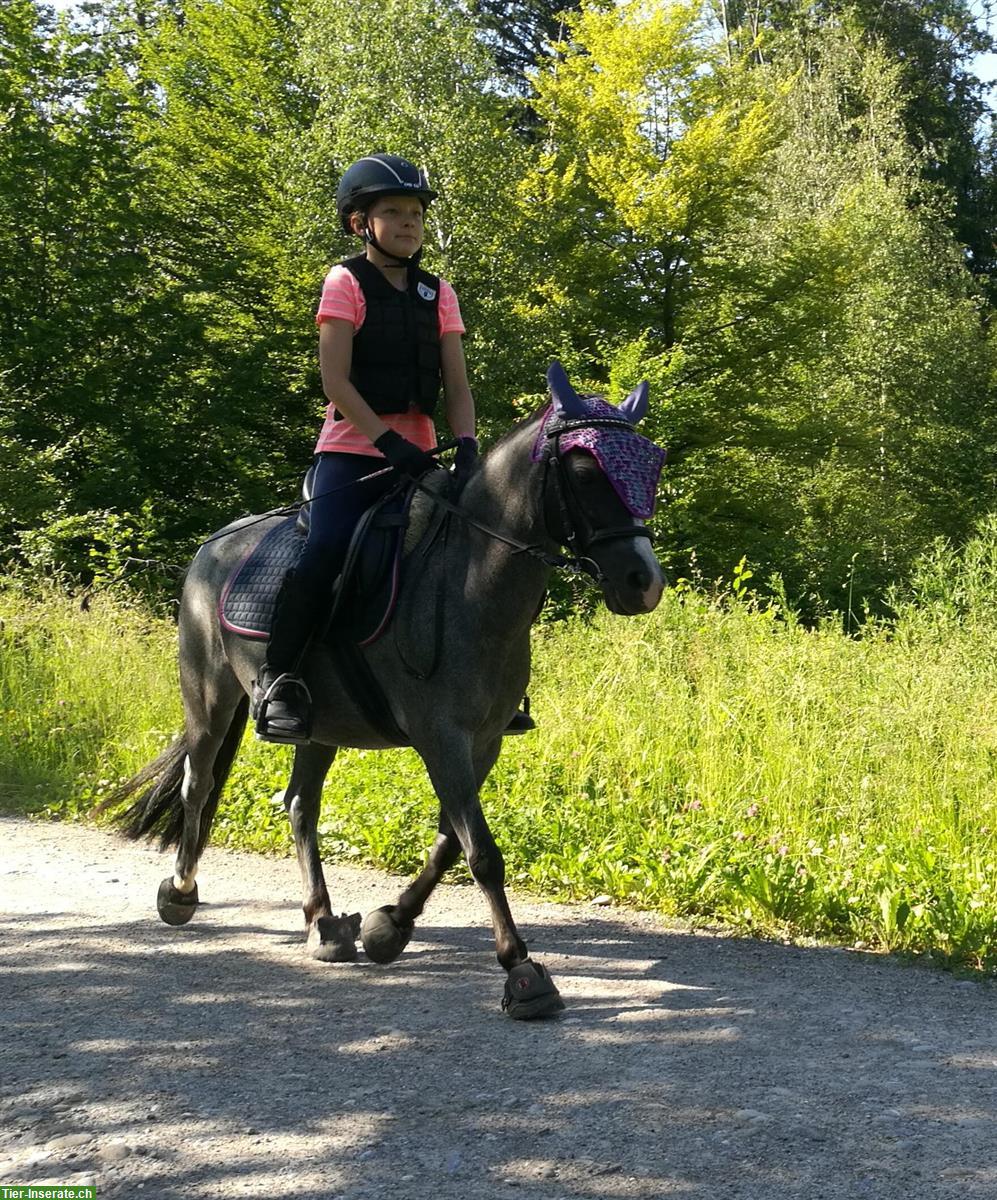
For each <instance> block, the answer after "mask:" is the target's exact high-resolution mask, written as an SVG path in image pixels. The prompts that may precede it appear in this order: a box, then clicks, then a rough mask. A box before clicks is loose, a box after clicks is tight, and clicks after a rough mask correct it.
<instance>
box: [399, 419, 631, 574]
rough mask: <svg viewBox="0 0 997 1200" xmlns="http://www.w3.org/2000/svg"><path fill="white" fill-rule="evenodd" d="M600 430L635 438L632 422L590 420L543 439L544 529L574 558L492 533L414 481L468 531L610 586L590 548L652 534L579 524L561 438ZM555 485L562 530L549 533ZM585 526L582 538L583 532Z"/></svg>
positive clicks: (563, 423) (552, 427) (558, 426)
mask: <svg viewBox="0 0 997 1200" xmlns="http://www.w3.org/2000/svg"><path fill="white" fill-rule="evenodd" d="M598 428H613V429H622V430H628V431H630V432H631V433H632V432H633V425H631V424H630V422H629V421H627V420H624V419H623V418H620V419H618V420H617V419H614V418H612V417H586V418H584V419H569V420H556V421H550V422H549V423H548V425H547V428H546V430H545V431H544V437H545V438H546V444H545V445H544V449H543V455H542V461H543V464H544V478H543V511H544V527H545V529H546V530H547V534H548V536H549V537H550V539H551V541H553V542H557V543H558V544H560V545H562V546H567V547H568V549H569V550H570V551H571V554H551V553H550V552H549V551H547V550H544V548H543V547H542V546H537V545H532V544H530V543H527V542H521V541H519V540H518V539H517V538H514V537H510V536H509V535H508V534H505V533H501V532H500V531H499V530H497V529H492V528H491V527H490V526H488V525H485V524H484V523H483V522H481V521H478V520H477V519H476V518H475V517H472V516H470V515H469V514H468V513H467V512H465V511H464V510H463V509H462V508H460V507H459V506H458V505H456V504H453V503H451V502H450V501H449V500H446V499H444V498H443V497H442V496H441V495H440V494H439V493H438V492H436V491H434V490H433V489H432V488H428V487H426V486H425V484H423V483H422V482H421V481H420V480H416V483H415V486H416V488H417V489H418V490H419V491H420V492H422V493H423V494H424V495H426V496H428V497H429V499H431V500H432V501H433V503H434V504H436V505H438V506H439V507H440V508H442V509H445V510H446V511H447V512H449V513H451V514H452V515H453V516H456V517H459V518H460V519H461V520H462V521H463V522H464V523H465V524H466V525H471V526H473V528H475V529H477V530H478V531H479V532H481V533H484V534H486V535H487V536H488V537H490V538H493V539H494V540H495V541H499V542H503V543H505V545H507V546H511V547H512V548H513V551H514V553H516V554H529V555H530V556H531V557H532V558H537V559H539V560H540V561H541V562H543V563H546V565H547V566H548V567H554V568H556V569H558V570H562V571H568V572H570V573H572V574H575V575H588V576H589V577H590V578H591V579H592V580H593V581H594V582H595V583H596V584H602V583H605V582H607V576H606V575H605V574H604V572H603V570H602V568H601V567H600V566H599V564H598V563H597V562H596V561H595V559H594V558H592V557H591V556H590V555H589V553H588V551H589V550H590V548H591V547H592V546H594V545H595V544H596V543H597V542H607V541H612V540H614V539H617V538H635V537H643V538H647V539H648V540H649V541H650V540H651V532H650V530H648V529H646V528H645V527H644V526H643V525H614V526H611V527H610V528H609V529H599V530H595V531H593V530H592V529H591V527H590V526H589V524H588V522H584V523H583V522H582V521H580V520H579V514H580V513H583V512H584V509H583V507H582V505H581V502H580V501H579V498H578V495H577V491H576V488H575V486H574V484H573V483H572V482H571V474H570V472H569V471H568V470H567V469H566V468H565V465H564V453H563V452H562V450H561V445H560V437H561V434H564V433H569V432H571V431H572V430H576V429H598ZM551 481H553V492H554V497H555V499H556V502H557V506H558V511H559V514H560V519H561V529H560V530H559V531H558V532H555V531H553V530H552V529H551V528H550V524H549V522H548V520H547V503H546V499H547V489H548V485H549V484H550V482H551ZM573 509H574V511H573ZM583 524H584V529H585V531H584V532H583V531H582V525H583Z"/></svg>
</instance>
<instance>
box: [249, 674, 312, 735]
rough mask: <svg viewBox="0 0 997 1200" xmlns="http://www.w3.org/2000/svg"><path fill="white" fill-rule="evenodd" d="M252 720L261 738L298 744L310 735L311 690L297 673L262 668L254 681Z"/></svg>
mask: <svg viewBox="0 0 997 1200" xmlns="http://www.w3.org/2000/svg"><path fill="white" fill-rule="evenodd" d="M253 722H254V727H255V729H256V736H257V737H258V738H259V739H260V740H261V741H264V742H279V743H281V744H284V745H292V746H300V745H303V744H304V743H305V742H307V741H308V740H309V738H310V737H311V735H312V694H311V692H310V691H309V690H308V685H307V684H306V683H305V681H304V680H303V679H302V678H301V676H300V675H292V674H291V673H290V672H289V671H285V672H284V674H283V675H270V674H269V672H266V671H264V673H263V674H262V675H261V677H260V678H259V680H257V681H256V682H255V683H254V684H253Z"/></svg>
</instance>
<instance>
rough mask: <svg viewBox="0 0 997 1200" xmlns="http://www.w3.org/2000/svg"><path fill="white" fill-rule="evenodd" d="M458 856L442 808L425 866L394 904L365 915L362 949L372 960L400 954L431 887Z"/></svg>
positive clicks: (386, 959) (392, 958) (383, 960)
mask: <svg viewBox="0 0 997 1200" xmlns="http://www.w3.org/2000/svg"><path fill="white" fill-rule="evenodd" d="M460 855H461V846H460V842H459V840H458V839H457V835H456V834H455V833H454V830H453V826H452V825H451V824H450V820H449V818H448V817H447V816H446V814H445V813H444V812H443V810H442V808H441V810H440V820H439V825H438V827H437V835H436V841H435V842H434V844H433V847H432V849H431V850H430V852H429V858H428V859H427V861H426V865H425V866H424V867H423V869H422V870H421V871H420V872H419V874H418V876H417V877H416V878H415V879H413V881H412V882H411V883H410V884H409V885H408V887H407V888H406V889H405V890H404V891H403V892H402V894H401V895H400V896H399V897H398V900H397V901H396V903H394V904H385V905H384V906H383V907H381V908H376V909H375V910H374V911H373V912H370V913H368V914H367V916H366V917H365V918H364V922H363V925H362V926H361V928H360V934H361V937H362V938H363V948H364V950H365V951H366V954H367V957H368V958H369V959H370V960H371V961H372V962H376V963H389V962H394V961H395V959H396V958H397V957H398V956H399V954H401V952H402V951H403V950H404V949H405V947H406V946H407V945H408V943H409V939H410V938H411V937H412V931H413V930H414V928H415V922H416V919H417V918H418V917H420V916H422V911H423V909H424V908H425V907H426V901H427V900H428V899H429V897H430V895H431V894H432V892H433V889H434V888H435V887H436V885H437V884H438V883H439V882H440V880H441V879H442V878H443V876H444V875H445V874H446V872H447V871H448V870H449V869H450V868H451V867H452V866H453V865H454V863H455V862H456V861H457V859H458V858H460Z"/></svg>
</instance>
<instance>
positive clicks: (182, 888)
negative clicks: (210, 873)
mask: <svg viewBox="0 0 997 1200" xmlns="http://www.w3.org/2000/svg"><path fill="white" fill-rule="evenodd" d="M196 880H197V868H196V867H195V868H194V869H193V870H192V871H191V872H190V874H189V875H188V876H187V878H186V879H184V877H183V876H182V875H174V876H173V886H174V887H175V888H176V889H177V891H178V892H192V891H193V890H194V884H195V882H196Z"/></svg>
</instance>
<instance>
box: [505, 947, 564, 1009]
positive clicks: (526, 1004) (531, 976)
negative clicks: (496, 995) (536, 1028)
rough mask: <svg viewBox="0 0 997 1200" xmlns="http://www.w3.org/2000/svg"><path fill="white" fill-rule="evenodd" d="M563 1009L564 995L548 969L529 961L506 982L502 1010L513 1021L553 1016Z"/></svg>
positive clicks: (515, 970)
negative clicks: (562, 997) (562, 995)
mask: <svg viewBox="0 0 997 1200" xmlns="http://www.w3.org/2000/svg"><path fill="white" fill-rule="evenodd" d="M563 1008H564V1001H563V1000H562V999H561V993H560V992H559V991H558V990H557V988H556V986H555V985H554V980H553V979H551V977H550V973H549V972H548V970H547V968H546V967H545V966H542V965H541V964H540V963H538V962H534V961H533V959H532V958H528V959H527V960H526V961H525V962H521V963H520V964H519V965H518V966H515V967H513V968H512V970H511V971H510V972H509V977H508V979H506V981H505V994H504V995H503V997H502V1011H503V1012H507V1013H508V1014H509V1016H510V1017H512V1019H513V1020H514V1021H535V1020H537V1018H538V1017H552V1016H554V1014H555V1013H559V1012H561V1011H562V1010H563Z"/></svg>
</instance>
